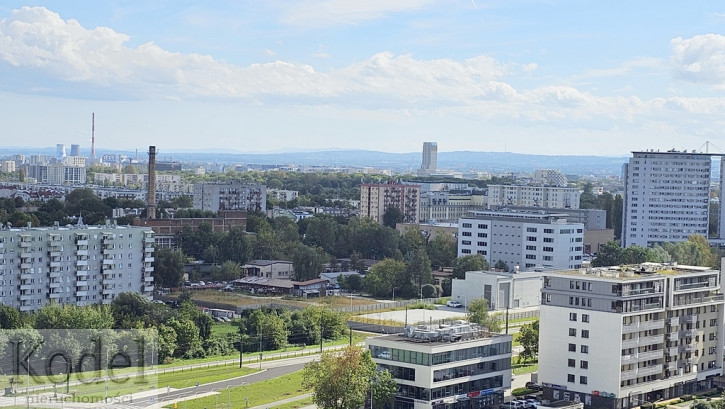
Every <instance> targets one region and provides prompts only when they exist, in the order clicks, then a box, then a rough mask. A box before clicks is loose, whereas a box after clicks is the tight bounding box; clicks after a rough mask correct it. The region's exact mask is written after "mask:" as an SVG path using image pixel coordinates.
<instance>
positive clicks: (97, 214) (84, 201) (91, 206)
mask: <svg viewBox="0 0 725 409" xmlns="http://www.w3.org/2000/svg"><path fill="white" fill-rule="evenodd" d="M65 208H66V213H67V214H69V215H72V216H76V217H78V216H83V223H85V224H103V223H105V220H106V218H110V217H111V208H110V207H109V206H108V205H106V204H105V203H103V201H102V200H101V198H100V197H98V196H97V195H96V194H95V193H93V190H91V189H88V188H83V189H75V190H74V191H72V192H70V193H68V194H67V195H66V196H65Z"/></svg>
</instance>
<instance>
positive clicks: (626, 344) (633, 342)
mask: <svg viewBox="0 0 725 409" xmlns="http://www.w3.org/2000/svg"><path fill="white" fill-rule="evenodd" d="M637 345H639V339H638V338H633V339H627V340H624V341H622V349H626V348H637Z"/></svg>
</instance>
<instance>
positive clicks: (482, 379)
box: [365, 321, 513, 409]
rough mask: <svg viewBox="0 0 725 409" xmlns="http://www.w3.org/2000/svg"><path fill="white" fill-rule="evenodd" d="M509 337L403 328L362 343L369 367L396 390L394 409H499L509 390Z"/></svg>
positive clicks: (463, 326)
mask: <svg viewBox="0 0 725 409" xmlns="http://www.w3.org/2000/svg"><path fill="white" fill-rule="evenodd" d="M512 341H513V337H512V336H511V335H503V334H493V333H489V332H487V331H484V330H483V329H482V328H480V327H478V326H477V325H472V324H468V323H467V322H464V321H457V322H455V323H454V324H450V325H440V326H436V325H432V326H426V325H423V326H416V327H407V328H406V329H405V332H404V333H403V334H397V335H386V336H381V337H372V338H368V339H366V340H365V345H366V347H367V348H368V349H369V350H370V354H371V356H372V358H373V361H374V362H375V363H376V364H377V365H378V367H379V368H382V369H387V370H388V371H390V373H391V374H392V376H393V378H394V379H395V382H396V383H397V384H398V388H397V391H396V393H395V395H394V400H395V402H394V404H393V407H394V408H396V409H478V408H484V407H490V408H494V407H498V405H499V404H501V403H503V398H504V391H505V390H506V389H509V388H510V387H511V343H512Z"/></svg>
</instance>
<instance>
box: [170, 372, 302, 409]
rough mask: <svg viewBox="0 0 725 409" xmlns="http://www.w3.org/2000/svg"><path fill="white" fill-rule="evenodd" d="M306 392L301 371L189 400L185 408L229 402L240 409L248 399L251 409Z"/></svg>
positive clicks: (202, 407) (201, 408)
mask: <svg viewBox="0 0 725 409" xmlns="http://www.w3.org/2000/svg"><path fill="white" fill-rule="evenodd" d="M307 392H308V391H307V390H304V388H302V371H299V372H295V373H293V374H289V375H285V376H281V377H279V378H274V379H269V380H266V381H262V382H256V383H253V384H250V385H244V386H238V387H236V388H230V389H229V390H228V391H227V390H221V391H220V393H219V395H218V396H208V397H205V398H200V399H194V400H189V401H186V407H187V408H188V409H204V408H213V407H215V405H216V404H217V402H220V403H223V404H226V402H227V401H229V402H231V405H232V408H239V409H241V408H244V407H246V405H247V399H248V407H250V408H251V407H253V406H259V405H264V404H267V403H271V402H276V401H278V400H282V399H286V398H290V397H293V396H298V395H302V394H304V393H307ZM295 403H298V402H295ZM180 405H181V404H180ZM173 406H174V405H173V404H171V405H166V406H165V407H167V408H173Z"/></svg>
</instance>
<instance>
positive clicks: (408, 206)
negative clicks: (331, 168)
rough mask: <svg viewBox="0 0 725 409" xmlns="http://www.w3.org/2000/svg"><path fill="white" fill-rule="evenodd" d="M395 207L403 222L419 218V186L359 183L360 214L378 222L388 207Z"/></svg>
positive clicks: (412, 221)
mask: <svg viewBox="0 0 725 409" xmlns="http://www.w3.org/2000/svg"><path fill="white" fill-rule="evenodd" d="M391 207H394V208H397V209H398V210H400V213H401V214H402V216H403V223H418V221H419V220H420V186H418V185H408V184H398V183H373V184H370V183H363V184H361V185H360V216H361V217H369V218H371V219H373V220H375V221H376V222H378V223H382V222H383V216H384V215H385V212H386V211H387V210H388V208H391Z"/></svg>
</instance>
